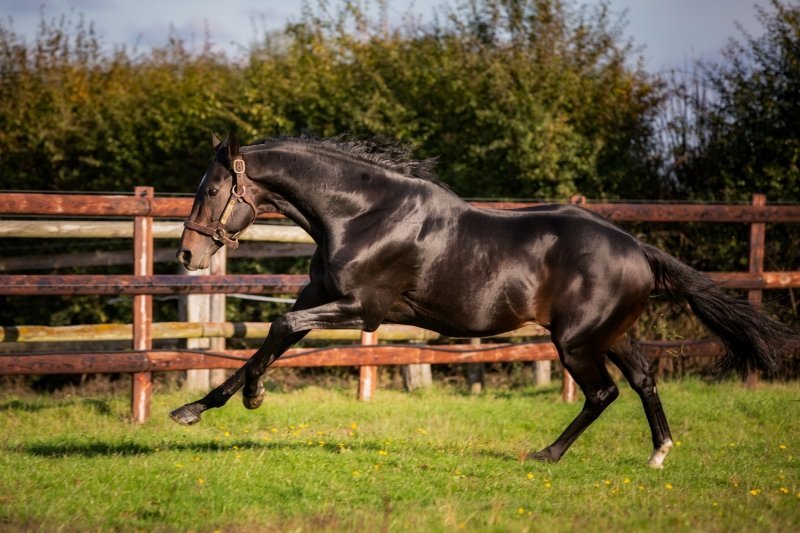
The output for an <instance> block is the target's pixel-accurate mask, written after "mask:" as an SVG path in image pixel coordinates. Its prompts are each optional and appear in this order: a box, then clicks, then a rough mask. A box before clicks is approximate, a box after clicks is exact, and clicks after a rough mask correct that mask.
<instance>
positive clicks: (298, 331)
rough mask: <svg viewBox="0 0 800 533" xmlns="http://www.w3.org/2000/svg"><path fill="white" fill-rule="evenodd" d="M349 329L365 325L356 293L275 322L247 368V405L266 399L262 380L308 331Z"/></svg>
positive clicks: (245, 376)
mask: <svg viewBox="0 0 800 533" xmlns="http://www.w3.org/2000/svg"><path fill="white" fill-rule="evenodd" d="M346 328H358V329H363V328H364V320H363V318H362V307H361V303H360V302H359V301H358V300H356V299H355V298H354V297H352V296H351V297H347V298H343V299H341V300H336V301H333V302H329V303H326V304H323V305H320V306H317V307H314V308H311V309H306V310H299V311H290V312H289V313H286V314H285V315H283V316H282V317H280V318H279V319H278V320H276V321H275V322H273V323H272V327H271V328H270V330H269V335H268V336H267V339H266V340H265V341H264V344H263V345H262V346H261V348H259V350H258V351H257V352H256V353H255V354H254V355H253V357H252V358H250V361H248V363H247V365H245V367H244V368H243V370H244V379H245V383H244V390H243V391H242V402H243V403H244V406H245V407H247V408H248V409H256V408H258V407H259V406H260V405H261V403H262V402H263V400H264V386H263V384H262V382H261V378H262V376H263V375H264V372H266V371H267V368H269V366H270V365H271V364H272V363H273V362H275V360H277V359H278V358H279V357H280V356H281V355H282V354H283V353H284V352H285V351H286V350H287V349H288V348H289V346H291V345H292V344H294V343H295V342H297V341H298V340H300V339H302V338H303V337H304V336H305V335H306V333H308V331H310V330H312V329H346Z"/></svg>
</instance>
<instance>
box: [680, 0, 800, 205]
mask: <svg viewBox="0 0 800 533" xmlns="http://www.w3.org/2000/svg"><path fill="white" fill-rule="evenodd" d="M770 3H771V6H772V10H767V9H766V8H763V7H758V8H757V9H758V16H759V20H760V22H761V23H762V25H763V26H764V29H765V32H764V34H763V35H760V36H752V35H748V34H746V33H744V31H742V40H733V41H732V42H731V43H730V44H729V45H728V47H727V48H726V49H725V51H724V58H725V60H726V61H725V62H724V63H722V64H718V65H700V66H699V70H698V71H697V75H696V76H695V77H694V78H689V79H688V80H682V81H681V82H680V83H677V84H674V85H673V87H674V90H675V91H676V93H677V94H678V95H679V97H680V100H681V101H682V102H683V103H684V104H685V107H684V111H683V113H680V114H678V117H677V118H679V119H680V120H673V121H672V123H671V124H670V127H671V129H672V130H671V133H672V134H673V135H672V139H673V141H672V143H671V145H670V146H668V148H669V149H670V150H671V159H672V163H673V164H672V167H671V168H670V169H669V172H670V174H671V178H672V179H673V180H674V182H675V183H676V185H677V187H678V190H679V191H680V192H681V194H683V195H685V196H688V197H692V198H698V199H703V200H748V199H749V197H750V195H751V194H752V193H753V192H763V193H765V194H767V196H768V198H769V199H770V200H771V201H787V202H788V201H797V199H798V198H800V166H799V165H800V7H797V6H792V5H789V4H786V3H784V2H782V1H781V0H770Z"/></svg>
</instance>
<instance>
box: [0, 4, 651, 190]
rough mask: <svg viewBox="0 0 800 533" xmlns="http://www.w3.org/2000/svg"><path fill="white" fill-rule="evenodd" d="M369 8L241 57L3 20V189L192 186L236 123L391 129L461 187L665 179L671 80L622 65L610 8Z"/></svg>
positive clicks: (609, 185) (644, 184)
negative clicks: (654, 152)
mask: <svg viewBox="0 0 800 533" xmlns="http://www.w3.org/2000/svg"><path fill="white" fill-rule="evenodd" d="M367 5H368V4H367V3H362V2H330V3H329V2H326V1H320V2H319V5H318V6H317V9H316V10H312V9H311V8H310V7H309V8H307V9H306V11H305V15H304V17H303V19H302V20H301V21H300V23H298V24H295V25H292V26H289V27H287V28H286V29H285V30H284V31H282V32H279V33H276V34H267V35H265V36H264V39H263V41H262V42H261V43H259V44H256V45H254V46H253V47H252V48H251V49H250V50H249V51H248V52H247V54H246V57H244V58H241V59H239V60H229V59H227V58H226V57H224V56H222V55H218V54H214V53H212V52H211V47H210V45H208V44H206V46H204V47H203V49H202V50H201V51H199V52H196V53H189V52H188V51H187V50H186V48H185V47H184V45H183V43H182V42H180V41H179V40H176V39H170V41H169V43H168V44H167V45H166V46H165V47H164V48H162V49H156V50H153V51H151V52H149V53H148V54H146V55H140V56H137V57H132V56H131V54H130V53H129V52H127V51H126V50H125V49H124V48H117V49H116V50H115V51H114V52H113V53H108V52H104V44H103V43H101V42H99V40H98V39H97V37H96V36H95V34H94V30H93V28H92V26H91V25H87V24H85V23H84V22H83V21H82V20H80V21H79V22H78V23H77V24H73V23H72V22H71V21H70V20H69V19H61V20H60V21H53V22H46V21H44V20H43V22H42V25H41V29H40V32H39V35H38V36H37V38H36V40H35V42H34V43H33V44H31V45H28V44H26V43H25V42H24V41H23V40H22V39H21V38H20V37H19V36H18V35H16V34H15V33H14V32H13V31H12V30H11V29H9V28H5V27H2V26H0V71H2V72H3V77H2V82H0V121H2V122H3V123H4V124H6V125H7V127H6V129H5V131H4V132H2V133H0V146H2V148H3V149H2V156H0V176H2V178H0V180H2V181H1V182H0V188H9V189H11V188H25V189H45V190H122V191H125V190H129V189H130V188H131V187H132V186H133V185H134V184H139V183H147V184H151V185H154V186H155V187H156V189H157V190H158V191H160V192H165V191H188V190H191V189H192V188H193V187H194V184H195V183H196V181H197V180H198V178H199V174H200V172H201V171H202V168H203V167H204V165H205V163H206V161H207V158H208V149H207V142H206V136H207V132H208V130H209V129H217V130H221V131H225V130H229V129H233V128H236V129H238V130H240V132H241V133H243V134H244V135H245V136H246V137H248V138H250V139H253V140H254V139H256V138H258V137H262V136H271V135H278V134H287V133H288V134H294V133H298V132H302V131H308V132H312V133H314V134H316V135H321V136H331V135H338V134H342V133H350V134H355V135H364V136H372V135H379V136H383V137H388V138H393V139H397V140H400V141H402V142H406V143H410V144H412V145H414V146H416V147H417V153H418V155H419V156H420V157H439V158H440V170H441V175H442V177H443V179H444V180H445V181H447V182H448V183H450V184H451V185H452V186H453V187H454V188H455V189H456V190H457V192H459V193H461V194H463V195H467V196H480V197H564V196H568V195H570V194H575V193H578V192H580V193H582V194H586V195H589V196H592V197H600V196H620V195H631V194H633V195H636V194H637V193H639V192H641V193H644V192H645V191H647V190H648V180H652V179H656V177H655V174H654V173H653V171H652V170H653V169H652V168H650V163H648V160H647V158H646V155H647V153H648V151H649V143H650V138H651V126H650V123H651V118H652V114H653V113H654V111H655V110H656V109H657V104H658V102H659V101H660V99H661V94H662V90H661V85H660V83H659V82H658V80H657V79H656V78H654V77H653V76H650V75H648V74H647V73H645V72H644V71H642V70H641V68H639V67H630V66H629V64H630V63H631V62H632V55H633V51H632V45H631V44H630V43H629V42H627V41H625V40H624V39H623V37H622V22H621V21H615V20H613V18H612V16H611V15H610V12H609V8H608V5H607V3H601V4H600V5H599V6H598V7H596V8H592V9H589V8H585V7H580V8H576V7H574V6H573V5H572V4H571V3H569V2H566V1H564V0H529V1H522V2H510V1H505V0H480V1H479V0H473V1H470V2H464V3H462V4H460V5H459V6H458V7H457V8H455V9H454V10H452V11H451V12H449V13H448V14H447V17H446V18H445V19H444V20H443V21H439V20H437V21H434V22H433V23H431V24H430V25H427V26H420V25H418V24H415V23H413V22H412V21H408V22H406V23H404V24H403V25H401V26H400V27H399V28H396V29H388V26H387V25H386V24H385V20H384V19H381V18H380V17H378V18H377V19H376V18H375V17H371V16H370V15H368V14H367V12H368V10H367V9H366V8H365V6H367ZM381 5H383V4H381ZM384 7H385V6H384ZM318 13H321V14H322V15H318ZM384 16H385V12H384Z"/></svg>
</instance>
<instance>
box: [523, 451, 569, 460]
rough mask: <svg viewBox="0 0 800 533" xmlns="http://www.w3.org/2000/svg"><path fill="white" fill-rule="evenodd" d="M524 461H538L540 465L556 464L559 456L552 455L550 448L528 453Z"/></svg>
mask: <svg viewBox="0 0 800 533" xmlns="http://www.w3.org/2000/svg"><path fill="white" fill-rule="evenodd" d="M525 459H527V460H528V461H538V462H540V463H557V462H558V460H559V459H561V455H559V454H555V453H553V451H552V450H551V449H550V448H545V449H544V450H540V451H538V452H534V453H529V454H528V455H527V456H526V457H525Z"/></svg>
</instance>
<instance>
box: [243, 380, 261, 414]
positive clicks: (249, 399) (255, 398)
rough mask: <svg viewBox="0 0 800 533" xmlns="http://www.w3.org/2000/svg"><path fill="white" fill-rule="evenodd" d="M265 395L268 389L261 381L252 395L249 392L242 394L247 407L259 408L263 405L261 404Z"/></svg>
mask: <svg viewBox="0 0 800 533" xmlns="http://www.w3.org/2000/svg"><path fill="white" fill-rule="evenodd" d="M264 396H266V390H265V389H264V385H262V384H261V383H259V384H258V389H256V393H255V394H253V395H251V396H248V395H247V394H243V395H242V403H243V404H244V406H245V407H246V408H247V409H258V408H259V407H261V404H262V403H264Z"/></svg>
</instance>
